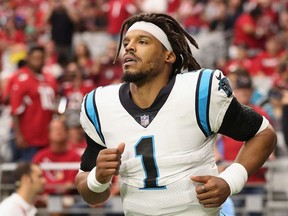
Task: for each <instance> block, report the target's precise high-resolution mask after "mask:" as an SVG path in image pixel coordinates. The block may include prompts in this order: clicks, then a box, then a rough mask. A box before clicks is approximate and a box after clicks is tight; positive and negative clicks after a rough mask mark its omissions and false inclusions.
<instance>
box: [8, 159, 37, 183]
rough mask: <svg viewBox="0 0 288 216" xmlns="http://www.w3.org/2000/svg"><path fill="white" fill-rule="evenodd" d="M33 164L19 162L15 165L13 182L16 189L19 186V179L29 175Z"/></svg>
mask: <svg viewBox="0 0 288 216" xmlns="http://www.w3.org/2000/svg"><path fill="white" fill-rule="evenodd" d="M33 165H34V163H32V162H24V161H23V162H19V163H18V164H17V167H16V169H15V170H14V175H13V176H14V182H15V185H16V187H19V186H20V181H21V178H22V177H23V176H25V175H30V174H31V172H32V166H33Z"/></svg>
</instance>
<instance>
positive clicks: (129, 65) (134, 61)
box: [122, 30, 166, 83]
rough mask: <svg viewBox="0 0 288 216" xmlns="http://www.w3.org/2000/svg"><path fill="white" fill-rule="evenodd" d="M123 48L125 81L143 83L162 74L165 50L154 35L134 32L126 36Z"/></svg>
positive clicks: (138, 31)
mask: <svg viewBox="0 0 288 216" xmlns="http://www.w3.org/2000/svg"><path fill="white" fill-rule="evenodd" d="M123 46H124V48H125V52H124V55H123V58H122V59H123V73H124V74H123V77H122V78H123V81H126V82H134V83H139V82H140V83H143V82H147V81H149V80H151V79H153V78H154V77H156V76H158V75H159V74H160V73H161V72H162V69H163V67H164V63H165V58H166V56H165V48H164V47H163V45H162V44H161V43H160V42H159V41H158V40H157V39H156V38H155V37H154V36H153V35H151V34H149V33H147V32H145V31H142V30H132V31H130V32H128V33H127V34H126V36H125V38H124V40H123Z"/></svg>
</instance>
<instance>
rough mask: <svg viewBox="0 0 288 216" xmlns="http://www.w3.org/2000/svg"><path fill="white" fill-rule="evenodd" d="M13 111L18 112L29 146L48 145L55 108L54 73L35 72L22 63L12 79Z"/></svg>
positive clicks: (11, 102)
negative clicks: (37, 73) (50, 124)
mask: <svg viewBox="0 0 288 216" xmlns="http://www.w3.org/2000/svg"><path fill="white" fill-rule="evenodd" d="M9 88H11V89H9V90H10V91H9V94H10V105H11V112H12V115H18V117H19V125H20V130H21V132H22V135H23V137H24V139H25V141H26V142H27V144H28V147H41V146H46V145H48V143H49V141H48V127H49V123H50V121H51V119H52V114H53V112H54V108H55V95H56V89H57V83H56V80H55V79H54V77H53V76H52V75H49V74H39V75H34V74H33V73H32V72H31V71H30V69H29V68H28V67H23V68H21V69H20V70H18V71H17V72H15V74H14V75H13V76H12V77H11V82H10V83H9Z"/></svg>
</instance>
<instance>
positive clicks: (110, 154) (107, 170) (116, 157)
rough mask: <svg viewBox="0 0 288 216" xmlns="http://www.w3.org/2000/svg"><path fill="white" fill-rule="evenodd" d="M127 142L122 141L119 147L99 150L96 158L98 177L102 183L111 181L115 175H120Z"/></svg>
mask: <svg viewBox="0 0 288 216" xmlns="http://www.w3.org/2000/svg"><path fill="white" fill-rule="evenodd" d="M124 148H125V144H124V143H120V144H119V145H118V147H117V148H107V149H103V150H101V151H100V152H99V155H98V157H97V160H96V167H97V169H96V179H97V181H98V182H100V183H101V184H105V183H107V182H109V181H111V179H112V177H113V176H114V175H119V167H120V165H121V155H122V153H123V152H124Z"/></svg>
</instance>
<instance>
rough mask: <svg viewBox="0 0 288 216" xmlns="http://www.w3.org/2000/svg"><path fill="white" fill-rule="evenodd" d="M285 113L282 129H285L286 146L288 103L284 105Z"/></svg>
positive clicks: (287, 142)
mask: <svg viewBox="0 0 288 216" xmlns="http://www.w3.org/2000/svg"><path fill="white" fill-rule="evenodd" d="M282 109H283V114H282V130H283V134H284V139H285V143H286V146H287V147H288V123H287V120H288V105H287V104H286V105H284V106H283V108H282Z"/></svg>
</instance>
